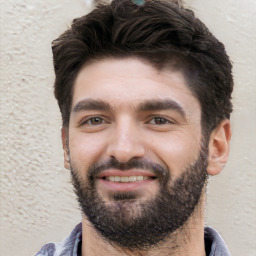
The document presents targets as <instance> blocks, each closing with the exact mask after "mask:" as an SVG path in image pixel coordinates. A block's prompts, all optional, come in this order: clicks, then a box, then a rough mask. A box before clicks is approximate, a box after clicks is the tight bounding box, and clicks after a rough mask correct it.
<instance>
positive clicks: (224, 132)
mask: <svg viewBox="0 0 256 256" xmlns="http://www.w3.org/2000/svg"><path fill="white" fill-rule="evenodd" d="M230 139H231V127H230V121H229V120H228V119H225V120H223V121H222V122H221V123H220V124H219V125H218V126H217V127H216V128H215V129H214V130H213V131H212V133H211V136H210V141H209V158H208V167H207V172H208V174H209V175H216V174H219V173H220V172H221V171H222V169H223V167H224V166H225V164H226V163H227V160H228V155H229V142H230Z"/></svg>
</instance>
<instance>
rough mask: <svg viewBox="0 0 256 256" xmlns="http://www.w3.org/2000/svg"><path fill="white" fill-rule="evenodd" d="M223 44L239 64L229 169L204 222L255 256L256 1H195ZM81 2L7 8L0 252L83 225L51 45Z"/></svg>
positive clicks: (33, 246)
mask: <svg viewBox="0 0 256 256" xmlns="http://www.w3.org/2000/svg"><path fill="white" fill-rule="evenodd" d="M187 3H188V5H189V6H192V7H193V9H194V10H195V12H196V13H197V14H198V16H199V17H200V18H201V19H202V20H203V21H204V22H205V23H206V24H207V25H208V26H209V28H210V30H211V31H212V32H213V33H214V34H215V35H216V36H217V38H219V39H220V40H221V41H223V42H224V44H225V45H226V48H227V52H228V54H229V55H230V56H231V59H232V60H233V63H234V77H235V91H234V95H233V97H234V101H233V102H234V105H235V109H234V114H233V117H232V125H233V139H232V143H231V152H230V161H229V163H228V165H227V166H226V168H225V169H224V171H223V173H222V174H221V175H219V176H217V177H214V178H212V179H211V181H210V184H209V189H208V203H207V218H206V222H207V223H208V224H209V225H211V226H214V227H215V228H216V229H217V230H219V231H220V233H221V234H222V235H223V237H224V238H225V240H226V242H227V244H228V245H229V248H230V250H231V253H232V255H233V256H241V255H243V256H253V255H256V242H255V241H256V231H255V230H256V229H255V227H256V225H255V222H256V220H255V210H256V193H255V185H256V177H255V173H256V172H255V166H256V159H255V158H256V151H255V148H256V115H255V112H256V103H255V102H256V101H255V96H256V89H255V88H256V86H255V84H256V72H255V68H256V48H255V47H256V35H255V31H256V1H255V0H244V1H240V0H225V1H222V0H215V1H212V0H187ZM88 10H89V8H88V6H87V5H86V4H85V2H83V1H82V0H73V1H68V0H54V1H52V0H44V1H39V0H9V1H3V0H1V41H0V44H1V92H0V93H1V117H0V120H1V127H0V129H1V155H0V157H1V174H0V178H1V186H0V192H1V203H0V221H1V223H0V224H1V226H0V228H1V230H0V254H1V256H2V255H3V256H4V255H19V256H28V255H33V254H34V253H35V252H36V251H37V250H39V248H40V247H41V246H42V245H43V244H45V243H46V242H49V241H61V240H62V239H63V238H64V237H65V236H66V235H67V234H68V233H69V232H70V231H71V229H72V228H73V227H74V226H75V224H77V223H78V222H79V221H80V218H81V217H80V211H79V209H78V206H77V203H76V200H75V196H74V195H73V192H72V187H71V184H70V181H69V173H68V171H66V170H65V169H64V168H63V163H62V162H63V161H62V148H61V140H60V128H61V119H60V114H59V110H58V107H57V103H56V102H55V99H54V97H53V93H52V85H53V81H54V74H53V67H52V56H51V41H52V40H53V39H55V38H56V37H57V36H58V35H59V34H60V33H62V32H63V31H64V30H65V29H66V28H67V26H68V25H69V24H70V22H71V20H72V19H73V18H74V17H78V16H81V15H84V14H85V13H86V12H87V11H88Z"/></svg>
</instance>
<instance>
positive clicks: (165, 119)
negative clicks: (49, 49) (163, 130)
mask: <svg viewBox="0 0 256 256" xmlns="http://www.w3.org/2000/svg"><path fill="white" fill-rule="evenodd" d="M157 119H158V121H160V120H161V121H164V122H165V123H159V124H157V123H156V120H157ZM153 120H154V121H155V123H152V121H153ZM147 123H149V124H153V125H166V124H174V122H173V121H170V120H169V119H167V118H165V117H162V116H154V117H151V118H150V120H149V121H148V122H147Z"/></svg>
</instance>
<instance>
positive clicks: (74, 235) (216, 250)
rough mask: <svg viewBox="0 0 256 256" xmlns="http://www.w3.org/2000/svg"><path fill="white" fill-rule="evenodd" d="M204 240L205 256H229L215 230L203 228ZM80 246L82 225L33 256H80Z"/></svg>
mask: <svg viewBox="0 0 256 256" xmlns="http://www.w3.org/2000/svg"><path fill="white" fill-rule="evenodd" d="M204 240H205V251H206V255H207V256H230V252H229V250H228V248H227V246H226V244H225V242H224V240H223V239H222V237H221V236H220V234H219V233H218V232H217V231H216V230H215V229H213V228H210V227H205V229H204ZM81 246H82V223H80V224H78V225H77V226H76V227H75V228H74V230H73V231H72V232H71V234H70V235H69V236H68V237H67V238H66V239H65V240H64V241H63V242H60V243H49V244H46V245H44V246H43V247H42V248H41V250H40V251H39V252H38V253H37V254H36V255H35V256H81Z"/></svg>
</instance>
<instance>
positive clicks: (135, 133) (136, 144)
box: [107, 118, 145, 163]
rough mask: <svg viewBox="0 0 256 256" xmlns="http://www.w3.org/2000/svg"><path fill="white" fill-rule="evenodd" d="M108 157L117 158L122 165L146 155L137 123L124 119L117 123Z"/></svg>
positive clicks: (110, 142)
mask: <svg viewBox="0 0 256 256" xmlns="http://www.w3.org/2000/svg"><path fill="white" fill-rule="evenodd" d="M107 155H108V156H110V157H115V158H116V159H117V160H118V161H119V162H121V163H126V162H128V161H129V160H131V159H133V158H140V157H143V156H144V155H145V147H144V145H143V137H142V134H141V132H140V129H139V125H138V124H136V122H133V121H132V120H129V119H128V118H124V119H123V120H121V121H119V122H117V123H116V125H115V128H114V129H113V131H112V136H111V137H110V139H109V145H108V148H107Z"/></svg>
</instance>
